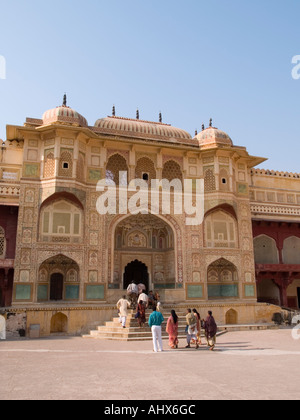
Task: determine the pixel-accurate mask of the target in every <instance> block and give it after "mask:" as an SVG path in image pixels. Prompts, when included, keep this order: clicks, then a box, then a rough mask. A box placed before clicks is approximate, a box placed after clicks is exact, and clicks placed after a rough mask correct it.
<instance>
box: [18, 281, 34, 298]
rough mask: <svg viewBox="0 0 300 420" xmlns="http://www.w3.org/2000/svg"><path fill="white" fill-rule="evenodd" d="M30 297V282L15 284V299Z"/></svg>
mask: <svg viewBox="0 0 300 420" xmlns="http://www.w3.org/2000/svg"><path fill="white" fill-rule="evenodd" d="M30 299H31V284H17V285H16V300H30Z"/></svg>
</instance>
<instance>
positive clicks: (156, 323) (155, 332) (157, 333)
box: [148, 308, 164, 353]
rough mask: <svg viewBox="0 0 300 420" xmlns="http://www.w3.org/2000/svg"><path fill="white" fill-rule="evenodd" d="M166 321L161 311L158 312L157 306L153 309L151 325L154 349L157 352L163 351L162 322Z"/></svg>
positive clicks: (150, 318)
mask: <svg viewBox="0 0 300 420" xmlns="http://www.w3.org/2000/svg"><path fill="white" fill-rule="evenodd" d="M163 322H164V317H163V316H162V313H161V312H157V310H156V308H154V309H153V312H152V314H151V315H150V317H149V321H148V324H149V327H150V328H151V331H152V339H153V351H154V352H155V353H157V352H158V350H159V351H163V344H162V338H161V324H162V323H163Z"/></svg>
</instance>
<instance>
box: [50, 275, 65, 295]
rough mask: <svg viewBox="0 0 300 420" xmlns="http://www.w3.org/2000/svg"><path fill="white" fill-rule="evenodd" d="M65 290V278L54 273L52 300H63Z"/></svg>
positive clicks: (51, 284) (51, 282)
mask: <svg viewBox="0 0 300 420" xmlns="http://www.w3.org/2000/svg"><path fill="white" fill-rule="evenodd" d="M63 288H64V276H63V275H62V274H60V273H54V274H52V276H51V279H50V300H62V299H63Z"/></svg>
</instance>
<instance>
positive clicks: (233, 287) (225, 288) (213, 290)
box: [208, 284, 239, 298]
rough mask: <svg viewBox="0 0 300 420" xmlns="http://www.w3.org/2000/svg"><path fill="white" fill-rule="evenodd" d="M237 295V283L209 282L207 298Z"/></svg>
mask: <svg viewBox="0 0 300 420" xmlns="http://www.w3.org/2000/svg"><path fill="white" fill-rule="evenodd" d="M238 295H239V292H238V286H237V284H210V285H209V286H208V297H209V298H214V297H216V298H226V297H238Z"/></svg>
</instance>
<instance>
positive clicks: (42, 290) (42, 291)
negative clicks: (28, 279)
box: [37, 284, 48, 300]
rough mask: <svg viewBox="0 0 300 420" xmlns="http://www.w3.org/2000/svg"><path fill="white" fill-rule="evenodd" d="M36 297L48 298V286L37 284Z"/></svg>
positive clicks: (39, 298) (40, 298)
mask: <svg viewBox="0 0 300 420" xmlns="http://www.w3.org/2000/svg"><path fill="white" fill-rule="evenodd" d="M37 298H38V300H48V286H47V285H46V284H39V285H38V292H37Z"/></svg>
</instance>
